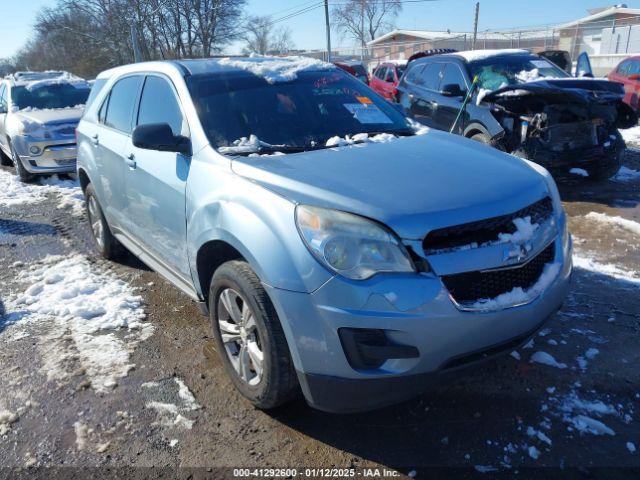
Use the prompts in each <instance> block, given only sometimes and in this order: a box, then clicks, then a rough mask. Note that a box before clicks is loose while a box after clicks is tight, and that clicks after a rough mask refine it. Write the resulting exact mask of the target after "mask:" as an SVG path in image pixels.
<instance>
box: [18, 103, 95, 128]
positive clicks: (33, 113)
mask: <svg viewBox="0 0 640 480" xmlns="http://www.w3.org/2000/svg"><path fill="white" fill-rule="evenodd" d="M83 111H84V107H74V108H55V109H43V110H18V111H17V112H15V113H14V115H15V117H16V118H17V119H18V120H21V121H22V122H24V123H38V124H40V125H59V124H63V123H64V124H69V123H78V122H80V118H81V117H82V112H83Z"/></svg>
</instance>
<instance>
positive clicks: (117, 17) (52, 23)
mask: <svg viewBox="0 0 640 480" xmlns="http://www.w3.org/2000/svg"><path fill="white" fill-rule="evenodd" d="M245 4H246V0H57V3H56V4H55V6H54V7H52V8H48V9H44V10H42V11H41V12H40V14H39V15H38V18H37V20H36V23H35V27H34V36H33V38H32V40H31V41H29V42H28V43H27V44H26V45H25V47H24V48H23V49H22V50H21V51H20V52H18V54H17V55H16V56H15V57H14V58H13V59H12V64H13V65H14V67H15V68H30V69H33V70H36V69H65V70H69V71H72V72H74V73H76V74H78V75H82V76H86V77H91V76H94V75H95V74H96V73H98V72H100V71H102V70H104V69H106V68H110V67H113V66H116V65H121V64H124V63H130V62H132V61H133V60H134V52H133V42H132V33H133V34H134V35H136V37H137V43H138V44H139V46H140V50H141V51H142V56H143V58H144V59H145V60H156V59H171V58H185V57H209V56H211V55H212V54H214V53H216V52H219V51H220V50H221V48H222V47H223V46H224V45H226V44H228V43H230V42H232V41H233V40H235V39H236V38H239V34H240V31H239V28H240V26H241V25H242V14H243V9H244V6H245Z"/></svg>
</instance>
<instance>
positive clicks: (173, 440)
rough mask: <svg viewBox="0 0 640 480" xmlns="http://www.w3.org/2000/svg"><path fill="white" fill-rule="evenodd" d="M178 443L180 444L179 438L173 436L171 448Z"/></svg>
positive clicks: (170, 443)
mask: <svg viewBox="0 0 640 480" xmlns="http://www.w3.org/2000/svg"><path fill="white" fill-rule="evenodd" d="M176 445H178V439H177V438H173V439H171V441H170V442H169V446H170V447H171V448H173V447H175V446H176Z"/></svg>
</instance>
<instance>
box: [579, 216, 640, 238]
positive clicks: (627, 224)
mask: <svg viewBox="0 0 640 480" xmlns="http://www.w3.org/2000/svg"><path fill="white" fill-rule="evenodd" d="M585 218H587V219H589V220H594V221H596V222H601V223H606V224H608V225H612V226H614V227H620V228H623V229H625V230H628V231H630V232H631V233H635V234H636V235H640V223H638V222H634V221H633V220H628V219H626V218H622V217H614V216H611V215H606V214H604V213H599V212H589V213H588V214H587V215H585Z"/></svg>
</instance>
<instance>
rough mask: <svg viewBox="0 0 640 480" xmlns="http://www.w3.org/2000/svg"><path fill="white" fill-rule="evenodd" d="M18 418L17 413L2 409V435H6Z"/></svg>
mask: <svg viewBox="0 0 640 480" xmlns="http://www.w3.org/2000/svg"><path fill="white" fill-rule="evenodd" d="M17 420H18V415H16V414H15V413H13V412H10V411H9V410H2V409H0V437H1V436H3V435H5V434H6V433H7V432H8V431H9V429H10V428H11V425H12V424H13V423H15V422H16V421H17Z"/></svg>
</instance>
